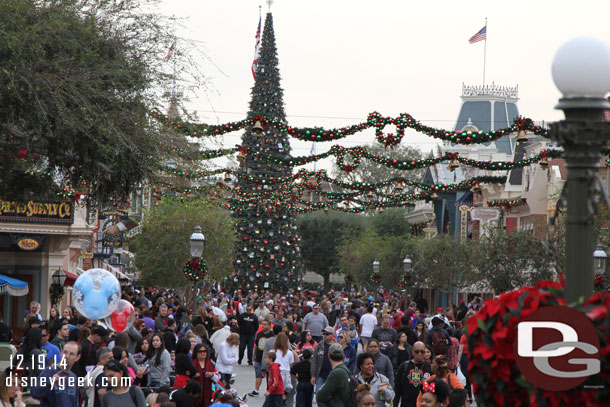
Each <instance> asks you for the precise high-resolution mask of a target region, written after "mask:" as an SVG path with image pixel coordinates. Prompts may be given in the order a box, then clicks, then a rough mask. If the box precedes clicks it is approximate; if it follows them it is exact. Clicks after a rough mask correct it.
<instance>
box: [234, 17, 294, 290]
mask: <svg viewBox="0 0 610 407" xmlns="http://www.w3.org/2000/svg"><path fill="white" fill-rule="evenodd" d="M248 118H252V119H257V120H258V121H259V122H260V123H261V125H262V127H263V129H262V131H260V132H259V131H256V132H255V131H254V129H253V128H251V129H248V131H246V132H245V133H244V134H243V136H242V145H243V146H245V147H248V148H249V150H248V152H247V153H245V154H244V157H243V158H244V160H243V162H242V164H243V165H242V166H241V167H240V170H239V171H240V176H239V180H238V183H237V187H238V191H239V193H238V194H237V195H236V196H235V197H234V198H233V199H232V202H233V204H234V207H233V208H232V209H234V212H233V214H234V216H235V217H236V218H238V219H239V220H238V222H237V231H238V233H239V236H240V240H239V244H238V245H237V251H238V255H237V259H236V261H235V268H236V276H235V278H234V281H235V279H236V280H237V283H238V285H239V286H242V287H243V288H255V289H256V288H258V287H260V288H265V289H267V288H268V289H271V290H274V291H276V292H279V291H283V290H286V289H287V288H292V287H296V286H297V285H298V281H299V277H300V276H301V274H302V267H301V264H302V259H301V253H300V248H299V236H298V233H297V226H296V221H295V218H294V215H293V214H292V213H291V212H290V211H288V210H287V208H284V207H282V206H281V205H282V202H281V199H280V198H277V200H276V199H274V198H273V197H274V195H275V194H278V193H279V192H280V189H281V186H280V185H279V184H277V183H276V182H274V180H276V179H278V178H285V177H288V176H291V175H292V168H291V167H290V166H288V165H286V164H285V163H284V162H285V161H289V160H290V144H289V141H288V136H287V134H286V132H280V131H278V130H277V129H275V128H273V127H272V126H268V125H267V124H268V121H269V120H281V121H285V120H286V113H285V112H284V101H283V90H282V88H281V86H280V72H279V68H278V57H277V49H276V46H275V34H274V31H273V17H272V15H271V13H267V16H266V18H265V28H264V30H263V38H262V43H261V48H260V57H259V60H258V66H257V69H256V80H255V83H254V87H253V88H252V99H251V101H250V111H249V113H248ZM255 153H261V155H265V154H273V155H275V156H276V157H280V158H281V159H278V161H277V162H274V163H268V162H266V161H264V160H263V159H261V157H260V156H259V155H257V154H255ZM248 201H250V202H253V203H254V205H249V204H248ZM252 285H253V286H254V287H251V286H252ZM233 288H237V286H235V287H233Z"/></svg>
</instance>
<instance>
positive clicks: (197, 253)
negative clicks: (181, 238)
mask: <svg viewBox="0 0 610 407" xmlns="http://www.w3.org/2000/svg"><path fill="white" fill-rule="evenodd" d="M204 242H205V237H204V236H203V234H202V233H201V226H195V231H194V232H193V234H192V235H191V242H190V250H191V257H201V256H202V255H203V243H204Z"/></svg>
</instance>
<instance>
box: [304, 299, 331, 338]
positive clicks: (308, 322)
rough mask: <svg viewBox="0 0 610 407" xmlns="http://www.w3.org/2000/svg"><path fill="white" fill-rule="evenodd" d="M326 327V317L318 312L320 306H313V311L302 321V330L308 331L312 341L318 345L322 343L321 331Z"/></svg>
mask: <svg viewBox="0 0 610 407" xmlns="http://www.w3.org/2000/svg"><path fill="white" fill-rule="evenodd" d="M327 325H328V320H327V319H326V316H324V314H322V313H321V312H320V305H319V304H315V305H314V306H313V311H312V312H310V313H309V314H307V315H305V318H304V319H303V330H304V331H310V332H311V336H312V337H313V340H314V341H316V342H318V343H320V342H321V341H322V330H323V329H324V328H325V327H326V326H327Z"/></svg>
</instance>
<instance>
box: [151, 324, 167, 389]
mask: <svg viewBox="0 0 610 407" xmlns="http://www.w3.org/2000/svg"><path fill="white" fill-rule="evenodd" d="M152 347H153V349H154V356H153V357H152V358H151V359H150V364H149V366H150V370H149V371H148V386H149V387H159V386H163V385H169V373H170V367H171V356H170V354H169V352H168V351H167V349H165V345H164V344H163V338H162V337H161V335H159V334H155V335H154V336H153V338H152Z"/></svg>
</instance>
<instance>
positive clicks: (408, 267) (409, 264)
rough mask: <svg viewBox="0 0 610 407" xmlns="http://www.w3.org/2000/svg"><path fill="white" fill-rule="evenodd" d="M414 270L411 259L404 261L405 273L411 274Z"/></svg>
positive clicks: (406, 258)
mask: <svg viewBox="0 0 610 407" xmlns="http://www.w3.org/2000/svg"><path fill="white" fill-rule="evenodd" d="M412 268H413V262H412V261H411V259H410V258H408V257H405V259H404V260H403V261H402V269H403V271H404V272H405V273H410V272H411V269H412Z"/></svg>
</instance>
